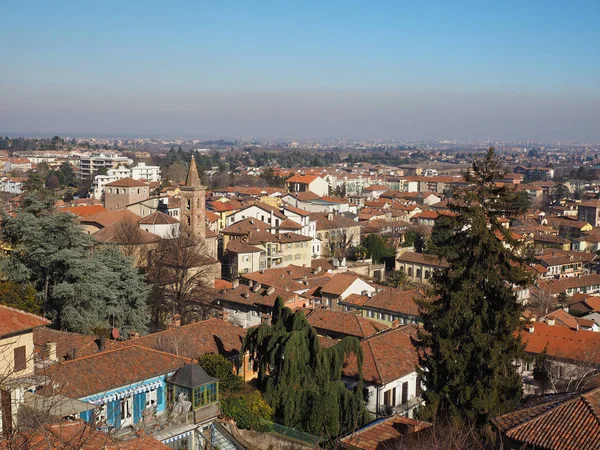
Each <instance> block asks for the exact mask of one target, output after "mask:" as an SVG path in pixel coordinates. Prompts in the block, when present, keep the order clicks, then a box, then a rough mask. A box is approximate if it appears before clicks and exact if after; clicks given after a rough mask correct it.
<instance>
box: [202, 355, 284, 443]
mask: <svg viewBox="0 0 600 450" xmlns="http://www.w3.org/2000/svg"><path fill="white" fill-rule="evenodd" d="M198 364H200V366H202V368H203V369H204V371H205V372H206V373H207V374H208V375H210V376H211V377H214V378H217V379H218V380H219V392H220V394H221V409H222V412H223V414H224V415H225V416H226V417H229V418H230V419H233V420H235V422H236V424H237V426H238V427H240V428H244V429H249V430H256V431H270V429H271V426H270V424H271V421H272V419H273V408H271V407H270V406H269V404H268V403H267V402H266V401H265V400H264V399H263V398H262V395H261V393H260V391H258V390H256V389H254V388H251V387H250V386H249V385H247V384H246V383H244V381H243V380H242V378H241V377H239V376H238V375H236V374H235V373H234V367H233V363H231V362H230V361H228V360H227V359H226V358H225V357H224V356H223V355H218V354H214V353H207V354H204V355H202V357H201V358H200V360H199V361H198Z"/></svg>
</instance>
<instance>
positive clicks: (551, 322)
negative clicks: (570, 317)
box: [546, 316, 556, 327]
mask: <svg viewBox="0 0 600 450" xmlns="http://www.w3.org/2000/svg"><path fill="white" fill-rule="evenodd" d="M546 323H547V324H548V325H550V326H551V327H553V326H554V325H555V324H556V320H555V319H554V317H552V316H550V317H548V319H547V320H546Z"/></svg>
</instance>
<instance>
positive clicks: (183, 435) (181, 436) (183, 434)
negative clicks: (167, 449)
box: [162, 430, 194, 444]
mask: <svg viewBox="0 0 600 450" xmlns="http://www.w3.org/2000/svg"><path fill="white" fill-rule="evenodd" d="M193 431H194V430H189V431H186V432H185V433H181V434H178V435H177V436H172V437H170V438H168V439H165V440H164V441H162V443H163V444H168V443H170V442H175V441H179V440H181V439H184V438H186V437H188V436H189V435H190V434H192V433H193Z"/></svg>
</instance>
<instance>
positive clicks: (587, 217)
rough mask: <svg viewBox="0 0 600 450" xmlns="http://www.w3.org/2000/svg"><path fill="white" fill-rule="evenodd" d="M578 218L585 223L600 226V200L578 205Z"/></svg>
mask: <svg viewBox="0 0 600 450" xmlns="http://www.w3.org/2000/svg"><path fill="white" fill-rule="evenodd" d="M577 218H578V219H579V220H581V221H583V222H587V223H590V224H592V225H593V226H595V227H598V226H600V200H589V201H586V202H581V203H579V204H578V205H577Z"/></svg>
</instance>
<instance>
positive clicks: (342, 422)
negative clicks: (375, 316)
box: [243, 298, 368, 438]
mask: <svg viewBox="0 0 600 450" xmlns="http://www.w3.org/2000/svg"><path fill="white" fill-rule="evenodd" d="M243 348H244V351H248V352H249V353H250V357H251V359H252V361H253V363H254V367H255V368H256V367H257V368H258V382H259V385H260V388H261V390H263V392H264V393H265V399H266V400H267V401H268V402H269V403H270V405H271V406H272V407H273V410H274V412H275V417H276V418H277V420H278V421H280V422H281V423H282V424H283V425H286V426H289V427H293V428H296V429H299V430H302V431H305V432H308V433H311V434H313V435H316V436H322V437H327V438H335V437H336V436H338V435H340V434H342V433H347V432H350V431H352V430H354V429H356V428H357V427H359V426H361V425H362V424H364V423H365V422H366V420H367V417H368V414H367V412H366V410H365V405H364V399H363V393H362V386H363V384H362V375H361V376H360V379H359V382H358V385H357V386H356V388H355V389H354V391H350V390H348V389H347V388H346V385H345V384H344V382H343V381H342V380H341V375H342V368H343V364H344V361H345V360H346V357H347V356H349V355H350V354H351V353H354V354H355V355H356V358H357V361H358V369H359V373H361V374H362V349H361V347H360V344H359V342H358V340H357V339H356V338H349V337H346V338H344V339H342V340H341V341H340V342H338V343H337V344H336V345H334V346H333V347H330V348H322V347H321V345H320V343H319V337H318V336H317V333H316V332H315V330H314V329H313V328H312V327H311V326H310V324H309V323H308V322H307V320H306V318H305V317H304V313H303V312H301V311H298V312H296V313H292V312H291V311H290V309H289V308H285V307H284V305H283V302H282V301H281V299H280V298H278V299H277V301H276V303H275V307H274V311H273V319H272V325H266V324H263V325H261V326H259V327H257V328H254V329H251V330H249V331H248V334H247V335H246V338H245V340H244V347H243Z"/></svg>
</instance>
